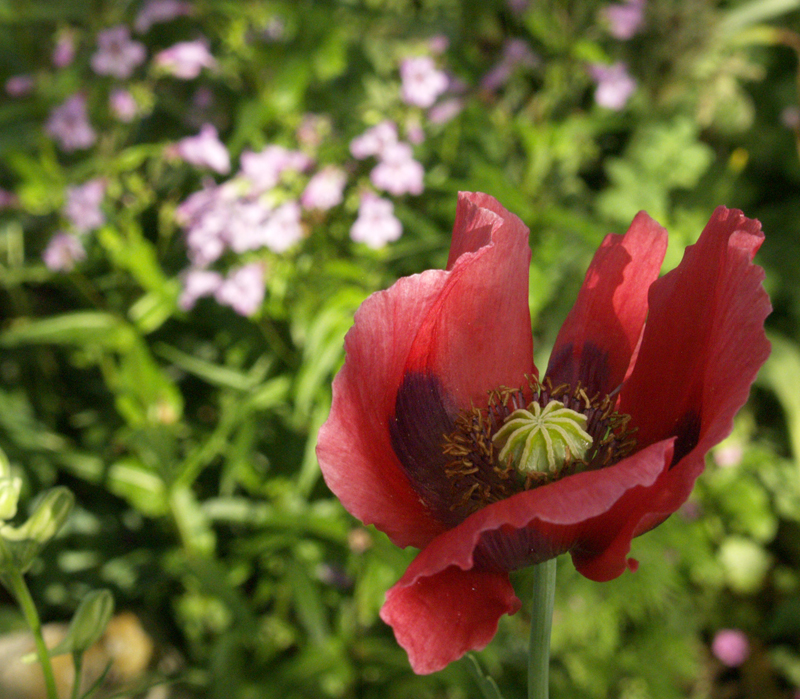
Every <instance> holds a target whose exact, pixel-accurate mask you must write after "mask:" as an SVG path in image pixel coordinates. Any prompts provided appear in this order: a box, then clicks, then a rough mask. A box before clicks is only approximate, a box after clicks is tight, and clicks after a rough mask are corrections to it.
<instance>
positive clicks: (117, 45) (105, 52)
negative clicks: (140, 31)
mask: <svg viewBox="0 0 800 699" xmlns="http://www.w3.org/2000/svg"><path fill="white" fill-rule="evenodd" d="M97 46H98V49H97V51H96V52H95V54H94V55H93V56H92V59H91V65H92V70H94V72H95V73H97V74H98V75H112V76H114V77H115V78H120V79H121V80H124V79H125V78H129V77H130V76H131V75H132V74H133V71H134V69H135V68H136V67H137V66H139V65H141V64H142V63H144V59H145V57H146V56H147V50H146V49H145V47H144V44H142V43H139V42H138V41H131V35H130V31H129V30H128V28H127V27H126V26H124V25H119V26H117V27H112V28H111V29H106V30H105V31H103V32H100V33H99V34H98V35H97Z"/></svg>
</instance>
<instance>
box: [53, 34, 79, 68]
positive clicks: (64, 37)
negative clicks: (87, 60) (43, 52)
mask: <svg viewBox="0 0 800 699" xmlns="http://www.w3.org/2000/svg"><path fill="white" fill-rule="evenodd" d="M74 59H75V36H74V35H73V34H72V32H71V31H64V32H61V34H59V36H58V40H57V41H56V45H55V47H54V48H53V57H52V60H53V65H54V66H55V67H56V68H66V67H67V66H68V65H69V64H70V63H72V61H73V60H74Z"/></svg>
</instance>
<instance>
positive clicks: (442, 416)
mask: <svg viewBox="0 0 800 699" xmlns="http://www.w3.org/2000/svg"><path fill="white" fill-rule="evenodd" d="M455 413H456V410H455V408H454V407H452V406H450V401H449V399H448V397H447V394H446V392H445V390H444V388H443V386H442V383H441V381H439V379H438V378H436V377H435V376H433V375H432V374H429V373H427V372H408V373H406V375H405V377H404V378H403V383H402V384H401V385H400V389H399V390H398V391H397V398H396V400H395V408H394V417H392V418H390V420H389V434H390V436H391V439H392V448H393V449H394V452H395V454H397V458H398V459H399V460H400V463H401V464H402V465H403V470H404V471H405V473H406V475H407V476H408V479H409V481H411V486H412V487H413V488H414V490H415V491H416V493H417V494H418V495H419V496H420V498H421V499H422V501H423V502H424V503H425V504H426V505H427V506H428V507H429V508H430V510H431V512H432V514H433V516H434V517H436V518H437V519H438V520H440V521H441V522H443V523H444V524H446V525H447V526H455V525H456V524H457V523H458V522H459V521H460V520H461V519H462V518H463V517H461V516H459V515H457V514H456V513H455V512H454V511H453V509H452V505H453V502H452V486H451V483H450V480H449V479H448V478H447V475H446V473H445V467H446V466H447V463H448V461H449V457H447V456H445V454H444V453H443V452H442V446H443V444H444V439H445V436H446V435H448V434H450V433H451V432H452V431H453V429H454V427H455V418H454V417H452V416H453V415H455Z"/></svg>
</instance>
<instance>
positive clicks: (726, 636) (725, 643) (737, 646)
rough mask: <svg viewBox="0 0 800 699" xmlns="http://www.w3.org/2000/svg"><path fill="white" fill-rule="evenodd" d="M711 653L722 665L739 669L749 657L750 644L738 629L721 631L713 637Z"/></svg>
mask: <svg viewBox="0 0 800 699" xmlns="http://www.w3.org/2000/svg"><path fill="white" fill-rule="evenodd" d="M711 652H712V653H713V654H714V656H715V657H716V658H717V660H719V661H720V662H721V663H722V664H723V665H727V666H728V667H739V665H741V664H742V663H743V662H744V661H745V660H747V658H748V657H749V656H750V642H749V641H748V640H747V636H746V635H745V633H744V632H743V631H740V630H739V629H722V630H720V631H718V632H717V634H716V636H714V640H713V641H712V643H711Z"/></svg>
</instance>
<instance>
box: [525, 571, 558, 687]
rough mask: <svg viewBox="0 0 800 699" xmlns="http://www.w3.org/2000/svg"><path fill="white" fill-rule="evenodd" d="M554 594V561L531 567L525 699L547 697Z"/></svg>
mask: <svg viewBox="0 0 800 699" xmlns="http://www.w3.org/2000/svg"><path fill="white" fill-rule="evenodd" d="M555 592H556V559H555V558H551V559H550V560H549V561H544V562H543V563H539V564H538V565H535V566H533V599H532V601H531V604H532V605H533V609H532V611H531V636H530V644H529V646H528V699H548V697H549V695H550V630H551V628H552V626H553V602H554V598H555Z"/></svg>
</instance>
